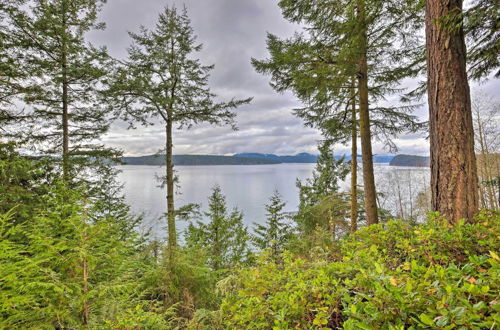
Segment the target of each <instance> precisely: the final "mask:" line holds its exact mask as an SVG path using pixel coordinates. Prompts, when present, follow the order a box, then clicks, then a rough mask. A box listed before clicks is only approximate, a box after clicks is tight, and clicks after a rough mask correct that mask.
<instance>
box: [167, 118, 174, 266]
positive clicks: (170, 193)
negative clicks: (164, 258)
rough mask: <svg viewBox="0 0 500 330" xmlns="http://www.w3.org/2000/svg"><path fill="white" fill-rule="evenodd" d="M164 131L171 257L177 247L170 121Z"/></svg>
mask: <svg viewBox="0 0 500 330" xmlns="http://www.w3.org/2000/svg"><path fill="white" fill-rule="evenodd" d="M165 131H166V146H165V149H166V156H165V157H166V169H165V170H166V175H167V178H166V179H167V227H168V251H169V255H170V257H172V256H173V253H174V251H175V248H176V246H177V237H176V236H177V232H176V229H175V212H174V161H173V155H172V148H173V143H172V120H170V119H169V120H167V124H166V126H165Z"/></svg>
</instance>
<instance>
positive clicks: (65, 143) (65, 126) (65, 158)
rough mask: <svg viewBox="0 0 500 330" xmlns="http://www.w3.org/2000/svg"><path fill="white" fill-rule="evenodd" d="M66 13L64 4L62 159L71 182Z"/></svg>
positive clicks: (65, 177)
mask: <svg viewBox="0 0 500 330" xmlns="http://www.w3.org/2000/svg"><path fill="white" fill-rule="evenodd" d="M66 12H67V4H66V1H64V2H63V13H62V17H63V18H62V20H63V36H62V38H61V39H62V46H61V50H62V51H61V67H62V130H63V136H62V148H63V150H62V157H63V180H64V182H66V183H67V182H68V181H69V166H70V165H69V118H68V117H69V115H68V103H69V99H68V58H67V54H66V53H67V44H66V33H67V29H66V24H67V23H66Z"/></svg>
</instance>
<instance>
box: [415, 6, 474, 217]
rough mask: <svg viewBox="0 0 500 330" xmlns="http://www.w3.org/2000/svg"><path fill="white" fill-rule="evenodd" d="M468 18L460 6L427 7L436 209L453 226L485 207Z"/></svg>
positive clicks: (429, 89) (429, 88)
mask: <svg viewBox="0 0 500 330" xmlns="http://www.w3.org/2000/svg"><path fill="white" fill-rule="evenodd" d="M462 14H463V9H462V1H460V0H452V1H449V2H448V1H443V0H429V1H427V3H426V33H425V35H426V45H427V90H428V100H429V126H430V145H431V192H432V209H433V210H434V211H438V212H440V213H441V214H442V215H443V216H444V217H445V218H447V219H448V220H449V221H450V222H452V223H456V222H458V221H460V220H461V219H467V220H468V221H473V218H474V216H475V215H476V213H477V211H478V206H479V194H478V187H479V183H478V177H477V165H476V155H475V152H474V127H473V122H472V110H471V99H470V89H469V82H468V80H467V71H466V57H467V54H466V49H465V36H464V30H463V15H462Z"/></svg>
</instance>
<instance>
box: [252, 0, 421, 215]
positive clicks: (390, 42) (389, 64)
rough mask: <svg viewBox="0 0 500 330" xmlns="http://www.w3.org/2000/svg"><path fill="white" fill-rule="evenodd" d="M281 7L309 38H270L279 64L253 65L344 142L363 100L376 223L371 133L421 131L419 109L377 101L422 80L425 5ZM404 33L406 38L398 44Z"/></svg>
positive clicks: (367, 174)
mask: <svg viewBox="0 0 500 330" xmlns="http://www.w3.org/2000/svg"><path fill="white" fill-rule="evenodd" d="M280 6H281V7H282V10H283V14H284V16H285V18H287V19H289V20H290V21H293V22H298V23H303V24H306V26H307V32H308V37H307V38H306V37H304V36H302V35H297V36H295V37H294V38H292V39H290V40H286V41H281V40H279V39H277V38H276V37H274V36H272V35H271V36H269V38H268V48H269V49H270V51H271V55H272V59H271V60H270V61H267V62H266V61H264V62H258V61H254V65H255V66H256V67H257V70H258V71H261V72H267V73H270V74H271V75H272V76H273V87H275V89H277V90H278V91H282V90H285V89H292V90H294V91H295V93H296V94H297V95H298V96H299V98H301V100H302V101H303V102H304V103H305V104H306V107H305V108H304V109H303V111H299V112H298V114H299V115H300V116H302V117H304V118H306V123H307V122H308V123H310V124H312V125H314V126H317V127H321V128H327V129H326V131H327V132H328V133H329V134H332V132H334V133H333V134H334V136H335V134H337V136H338V135H340V136H344V139H345V135H347V134H349V132H351V130H350V129H349V126H347V129H345V128H346V125H345V124H346V123H348V121H349V118H351V117H352V116H351V115H349V114H348V111H349V110H350V108H349V105H350V104H352V102H351V101H352V99H353V96H356V97H357V98H358V100H357V104H358V109H359V129H360V137H361V144H362V154H363V177H364V182H365V207H366V212H367V218H368V222H369V223H375V222H377V205H376V192H375V185H374V176H373V159H372V151H371V138H372V135H373V136H381V137H383V138H384V140H385V141H387V142H389V143H390V139H388V137H390V136H391V135H392V134H394V133H399V132H401V131H402V130H404V129H405V128H406V129H409V130H414V129H416V128H418V126H419V125H418V124H416V123H415V117H413V116H411V115H410V114H409V112H410V111H411V110H412V109H413V107H412V106H403V107H386V106H380V104H377V103H379V102H380V101H381V100H383V99H384V97H385V96H386V95H387V94H390V93H397V92H401V90H399V89H398V88H397V87H396V85H397V84H398V83H399V81H400V80H401V79H403V78H404V77H407V76H412V75H415V74H416V73H417V72H418V71H419V70H420V68H421V65H420V64H421V59H422V56H420V55H421V52H422V50H421V48H420V47H419V45H418V43H416V37H415V33H414V30H415V28H416V27H417V26H418V25H419V20H418V19H416V17H418V16H417V14H418V9H419V4H418V2H416V1H407V2H404V3H401V2H397V1H385V2H380V1H365V0H359V1H355V2H352V1H326V2H325V1H322V2H316V1H309V0H301V1H291V0H290V1H288V0H283V1H280ZM400 36H403V38H401V39H398V38H399V37H400ZM352 77H356V80H357V83H356V86H355V87H354V89H355V92H353V86H352V84H351V83H350V79H351V78H352ZM369 82H370V83H369ZM369 104H371V105H370V106H369ZM375 104H377V105H376V106H374V105H375ZM377 114H378V115H379V117H378V115H377ZM377 117H378V118H377ZM339 127H342V128H343V129H339ZM336 131H338V132H336ZM339 133H340V134H339ZM351 135H352V132H351Z"/></svg>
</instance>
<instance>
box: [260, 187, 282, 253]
mask: <svg viewBox="0 0 500 330" xmlns="http://www.w3.org/2000/svg"><path fill="white" fill-rule="evenodd" d="M285 205H286V202H284V201H283V200H282V198H281V195H280V194H279V193H278V191H275V192H274V194H273V195H272V196H271V198H270V199H269V204H267V205H266V211H267V213H266V216H267V219H266V222H265V223H264V224H258V223H255V229H254V232H255V234H254V241H255V243H256V245H257V247H258V248H260V249H262V250H265V249H269V251H270V254H271V257H272V258H276V257H277V256H278V255H279V254H280V252H281V251H283V249H284V247H285V244H286V242H287V240H288V238H289V237H290V234H291V233H290V225H289V224H288V223H287V222H286V221H287V219H289V215H288V214H287V213H286V212H284V211H283V208H284V207H285Z"/></svg>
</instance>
